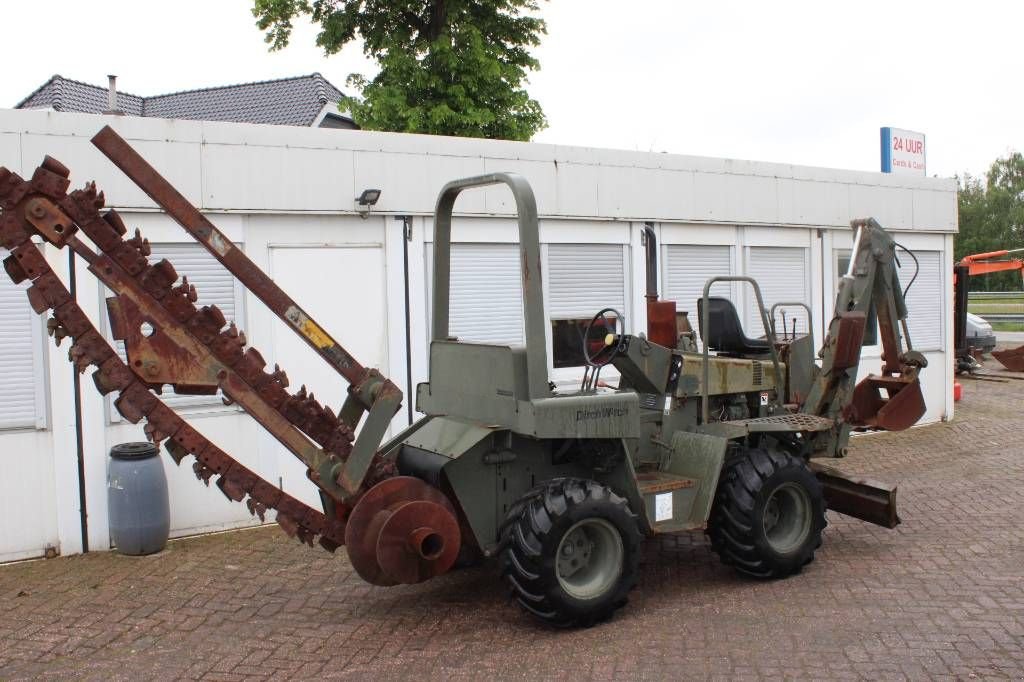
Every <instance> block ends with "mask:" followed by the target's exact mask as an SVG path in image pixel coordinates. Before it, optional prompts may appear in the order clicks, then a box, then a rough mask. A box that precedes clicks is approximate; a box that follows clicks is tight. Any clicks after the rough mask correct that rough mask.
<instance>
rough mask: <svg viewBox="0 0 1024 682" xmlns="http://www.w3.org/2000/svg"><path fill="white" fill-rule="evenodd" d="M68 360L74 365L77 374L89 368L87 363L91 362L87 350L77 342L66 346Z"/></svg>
mask: <svg viewBox="0 0 1024 682" xmlns="http://www.w3.org/2000/svg"><path fill="white" fill-rule="evenodd" d="M68 360H70V361H71V363H72V364H73V365H74V366H75V369H77V370H78V373H79V374H83V373H84V372H85V370H87V369H89V365H90V364H92V359H91V358H90V357H89V352H88V351H87V350H86V349H85V348H82V347H81V346H79V345H78V344H77V343H76V344H74V345H72V346H71V348H68Z"/></svg>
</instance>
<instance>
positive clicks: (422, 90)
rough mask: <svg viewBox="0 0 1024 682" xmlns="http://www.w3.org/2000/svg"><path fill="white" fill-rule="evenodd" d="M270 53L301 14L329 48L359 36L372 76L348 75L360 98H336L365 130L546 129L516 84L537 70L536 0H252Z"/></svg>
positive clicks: (512, 134) (527, 132) (526, 132)
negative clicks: (374, 65) (375, 67)
mask: <svg viewBox="0 0 1024 682" xmlns="http://www.w3.org/2000/svg"><path fill="white" fill-rule="evenodd" d="M253 2H254V6H253V10H252V11H253V15H254V16H255V17H256V25H257V26H258V27H259V28H260V29H262V30H263V31H265V32H266V41H267V43H269V44H270V47H271V49H272V50H278V49H281V48H283V47H285V46H286V45H287V44H288V40H289V38H290V37H291V31H292V22H293V20H295V19H296V18H297V17H302V16H307V15H308V16H309V18H310V19H311V20H312V21H313V22H314V23H316V24H318V25H319V27H320V32H319V34H318V35H317V39H316V43H317V45H319V46H320V47H322V48H323V49H324V52H325V53H326V54H329V55H330V54H335V53H337V52H338V51H339V50H341V49H342V47H344V46H345V45H346V44H347V43H349V42H351V41H353V40H355V39H357V38H361V39H362V41H363V51H364V52H365V53H366V54H367V55H368V56H370V57H373V58H374V59H376V60H377V62H378V64H379V65H380V72H379V73H378V74H377V76H376V77H374V78H373V79H372V80H367V79H366V78H364V77H363V76H362V75H359V74H352V75H351V76H349V78H348V85H349V86H350V87H352V88H355V89H356V90H357V91H358V92H359V93H360V97H358V98H357V97H349V98H347V101H345V102H343V103H342V106H343V107H344V108H347V109H348V110H349V111H350V112H351V114H352V117H353V119H354V120H355V122H356V123H357V124H358V125H359V126H360V127H361V128H363V129H366V130H389V131H396V132H407V133H429V134H434V135H458V136H462V137H488V138H498V139H508V140H529V139H530V138H531V137H532V136H533V135H534V133H536V132H537V131H539V130H542V129H543V128H545V127H546V126H547V121H546V119H545V118H544V113H543V111H541V107H540V104H538V103H537V102H536V100H533V99H531V98H530V96H529V95H528V94H527V92H526V90H525V87H524V86H525V84H526V74H527V71H532V70H536V69H537V68H539V64H538V63H537V60H535V59H534V58H533V57H531V56H530V53H529V48H530V47H533V46H536V45H538V44H539V43H540V36H541V34H543V33H545V27H544V22H543V20H541V19H539V18H536V17H533V16H529V14H528V13H529V12H531V11H535V10H537V2H536V0H426V1H424V0H420V1H419V2H417V1H416V0H253Z"/></svg>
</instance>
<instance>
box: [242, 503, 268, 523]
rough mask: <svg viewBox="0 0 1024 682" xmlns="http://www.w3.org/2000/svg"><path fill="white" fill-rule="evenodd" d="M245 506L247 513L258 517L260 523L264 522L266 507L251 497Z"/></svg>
mask: <svg viewBox="0 0 1024 682" xmlns="http://www.w3.org/2000/svg"><path fill="white" fill-rule="evenodd" d="M245 506H246V507H248V508H249V513H250V514H252V515H253V516H258V517H259V519H260V521H266V518H264V517H265V516H266V513H267V505H265V504H263V503H262V502H259V501H257V500H255V499H253V498H252V497H250V498H249V499H247V500H246V501H245Z"/></svg>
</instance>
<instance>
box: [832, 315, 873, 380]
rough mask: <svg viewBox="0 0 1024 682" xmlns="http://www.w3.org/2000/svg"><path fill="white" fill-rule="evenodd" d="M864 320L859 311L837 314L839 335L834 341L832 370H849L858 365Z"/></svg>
mask: <svg viewBox="0 0 1024 682" xmlns="http://www.w3.org/2000/svg"><path fill="white" fill-rule="evenodd" d="M866 320H867V316H866V315H865V314H864V312H863V311H861V310H851V311H849V312H844V313H840V314H839V333H838V334H836V337H835V339H834V341H835V344H836V347H835V351H834V352H833V356H832V358H833V359H832V367H833V369H837V370H842V369H849V368H850V367H856V366H857V365H858V364H860V349H861V345H862V344H863V343H864V327H865V324H866Z"/></svg>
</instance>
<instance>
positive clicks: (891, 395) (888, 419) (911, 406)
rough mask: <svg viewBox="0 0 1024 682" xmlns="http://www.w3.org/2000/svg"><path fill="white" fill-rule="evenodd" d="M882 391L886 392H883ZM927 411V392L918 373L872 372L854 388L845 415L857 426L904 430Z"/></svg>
mask: <svg viewBox="0 0 1024 682" xmlns="http://www.w3.org/2000/svg"><path fill="white" fill-rule="evenodd" d="M882 391H885V392H886V396H882ZM924 413H925V402H924V394H923V393H922V392H921V381H920V379H918V378H917V376H899V377H897V376H884V375H883V376H878V375H875V374H871V375H868V376H866V377H864V379H862V380H861V381H860V383H858V384H857V386H856V387H855V388H854V389H853V398H852V400H851V401H850V404H849V406H848V407H847V409H846V411H845V414H844V416H845V417H846V419H847V421H848V422H849V423H850V424H852V425H854V426H870V427H874V428H880V429H885V430H886V431H903V430H904V429H909V428H910V427H911V426H913V425H914V424H916V423H917V420H918V419H920V418H921V417H922V416H924Z"/></svg>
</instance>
